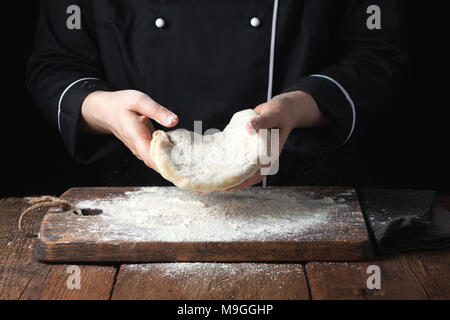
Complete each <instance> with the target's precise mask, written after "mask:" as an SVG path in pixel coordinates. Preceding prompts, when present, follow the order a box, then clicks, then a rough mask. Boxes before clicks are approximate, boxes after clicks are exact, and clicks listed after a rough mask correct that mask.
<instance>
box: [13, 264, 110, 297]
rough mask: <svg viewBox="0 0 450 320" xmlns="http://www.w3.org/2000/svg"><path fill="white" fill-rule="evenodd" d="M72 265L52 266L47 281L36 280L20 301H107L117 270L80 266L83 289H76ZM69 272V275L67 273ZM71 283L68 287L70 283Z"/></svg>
mask: <svg viewBox="0 0 450 320" xmlns="http://www.w3.org/2000/svg"><path fill="white" fill-rule="evenodd" d="M69 267H73V266H69V265H52V266H51V269H50V272H49V273H48V274H47V275H46V277H45V278H42V279H38V278H33V279H32V280H31V281H30V282H29V283H28V285H27V287H26V288H25V290H24V291H23V293H22V295H21V296H20V299H21V300H37V299H39V300H108V299H110V297H111V292H112V289H113V287H114V283H115V277H116V274H117V268H116V267H113V266H94V265H80V266H75V267H78V268H79V274H80V287H79V288H77V287H75V286H74V284H75V282H74V280H73V278H69V277H70V276H71V275H74V270H73V269H69ZM68 272H69V273H68ZM77 272H78V271H77ZM68 281H69V282H70V284H69V285H70V286H68V284H67V282H68Z"/></svg>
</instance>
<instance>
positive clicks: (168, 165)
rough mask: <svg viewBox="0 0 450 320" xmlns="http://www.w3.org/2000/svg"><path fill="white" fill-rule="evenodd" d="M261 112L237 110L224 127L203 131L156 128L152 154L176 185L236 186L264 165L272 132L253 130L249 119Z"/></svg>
mask: <svg viewBox="0 0 450 320" xmlns="http://www.w3.org/2000/svg"><path fill="white" fill-rule="evenodd" d="M257 115H258V114H257V113H256V112H255V111H254V110H252V109H248V110H243V111H240V112H237V113H236V114H234V115H233V117H232V118H231V121H230V123H229V124H228V125H227V127H226V128H225V130H224V131H222V132H217V133H214V134H212V135H205V136H203V135H201V134H198V133H194V132H191V131H187V130H185V129H178V130H175V131H170V132H163V131H156V132H154V133H153V139H152V143H151V147H150V154H151V156H152V158H153V161H154V162H155V163H156V166H157V167H158V170H159V173H160V174H161V175H162V176H163V177H164V178H165V179H167V180H169V181H170V182H172V183H173V184H175V185H176V186H178V187H180V188H182V189H187V190H196V191H201V192H213V191H220V190H225V189H228V188H231V187H234V186H236V185H238V184H240V183H242V182H243V181H244V180H246V179H248V178H249V177H251V176H253V175H254V174H255V173H256V172H257V171H258V170H259V169H260V168H261V159H263V158H262V157H264V156H266V155H267V154H268V153H267V146H268V143H267V142H268V141H269V133H268V132H267V133H263V132H261V131H260V132H259V133H256V134H250V133H249V132H248V131H247V129H246V125H247V123H248V122H249V121H250V120H251V119H253V118H254V117H256V116H257Z"/></svg>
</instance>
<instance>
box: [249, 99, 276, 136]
mask: <svg viewBox="0 0 450 320" xmlns="http://www.w3.org/2000/svg"><path fill="white" fill-rule="evenodd" d="M270 107H271V105H270V104H269V103H263V104H260V105H259V106H257V107H256V108H255V111H256V113H258V116H257V117H255V118H253V119H251V120H250V122H249V123H248V125H247V130H248V132H250V133H251V134H254V133H255V132H258V131H259V130H260V129H271V128H275V127H277V126H278V117H277V114H276V113H275V112H270V110H271V108H270Z"/></svg>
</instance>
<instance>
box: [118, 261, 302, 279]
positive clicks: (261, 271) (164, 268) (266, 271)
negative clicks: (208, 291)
mask: <svg viewBox="0 0 450 320" xmlns="http://www.w3.org/2000/svg"><path fill="white" fill-rule="evenodd" d="M122 268H124V270H126V271H132V272H134V273H135V276H136V277H138V278H139V277H140V276H144V277H148V276H149V275H150V274H153V275H155V276H157V277H161V276H164V277H168V278H175V279H180V278H182V277H190V278H191V277H201V278H208V279H217V278H223V277H230V278H229V280H230V281H231V280H233V281H239V280H242V279H243V278H244V279H245V278H247V279H248V277H249V276H253V277H254V276H255V275H261V276H264V277H265V278H266V279H270V280H274V281H276V280H279V278H280V277H281V276H283V275H291V274H292V272H293V271H294V270H296V271H297V272H298V273H303V267H302V265H300V264H292V265H286V264H279V263H277V264H266V263H198V262H194V263H184V262H183V263H154V264H128V265H124V266H122ZM151 271H153V272H154V273H151Z"/></svg>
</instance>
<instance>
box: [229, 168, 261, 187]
mask: <svg viewBox="0 0 450 320" xmlns="http://www.w3.org/2000/svg"><path fill="white" fill-rule="evenodd" d="M263 179H264V176H263V175H261V173H260V171H258V172H257V173H255V174H254V175H253V176H252V177H250V178H248V179H247V180H245V181H244V182H242V183H241V184H239V185H237V186H234V187H232V188H229V189H227V190H226V191H227V192H231V191H236V190H239V189H244V188H247V187H251V186H253V185H255V184H258V183H260V182H261V181H262V180H263Z"/></svg>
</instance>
